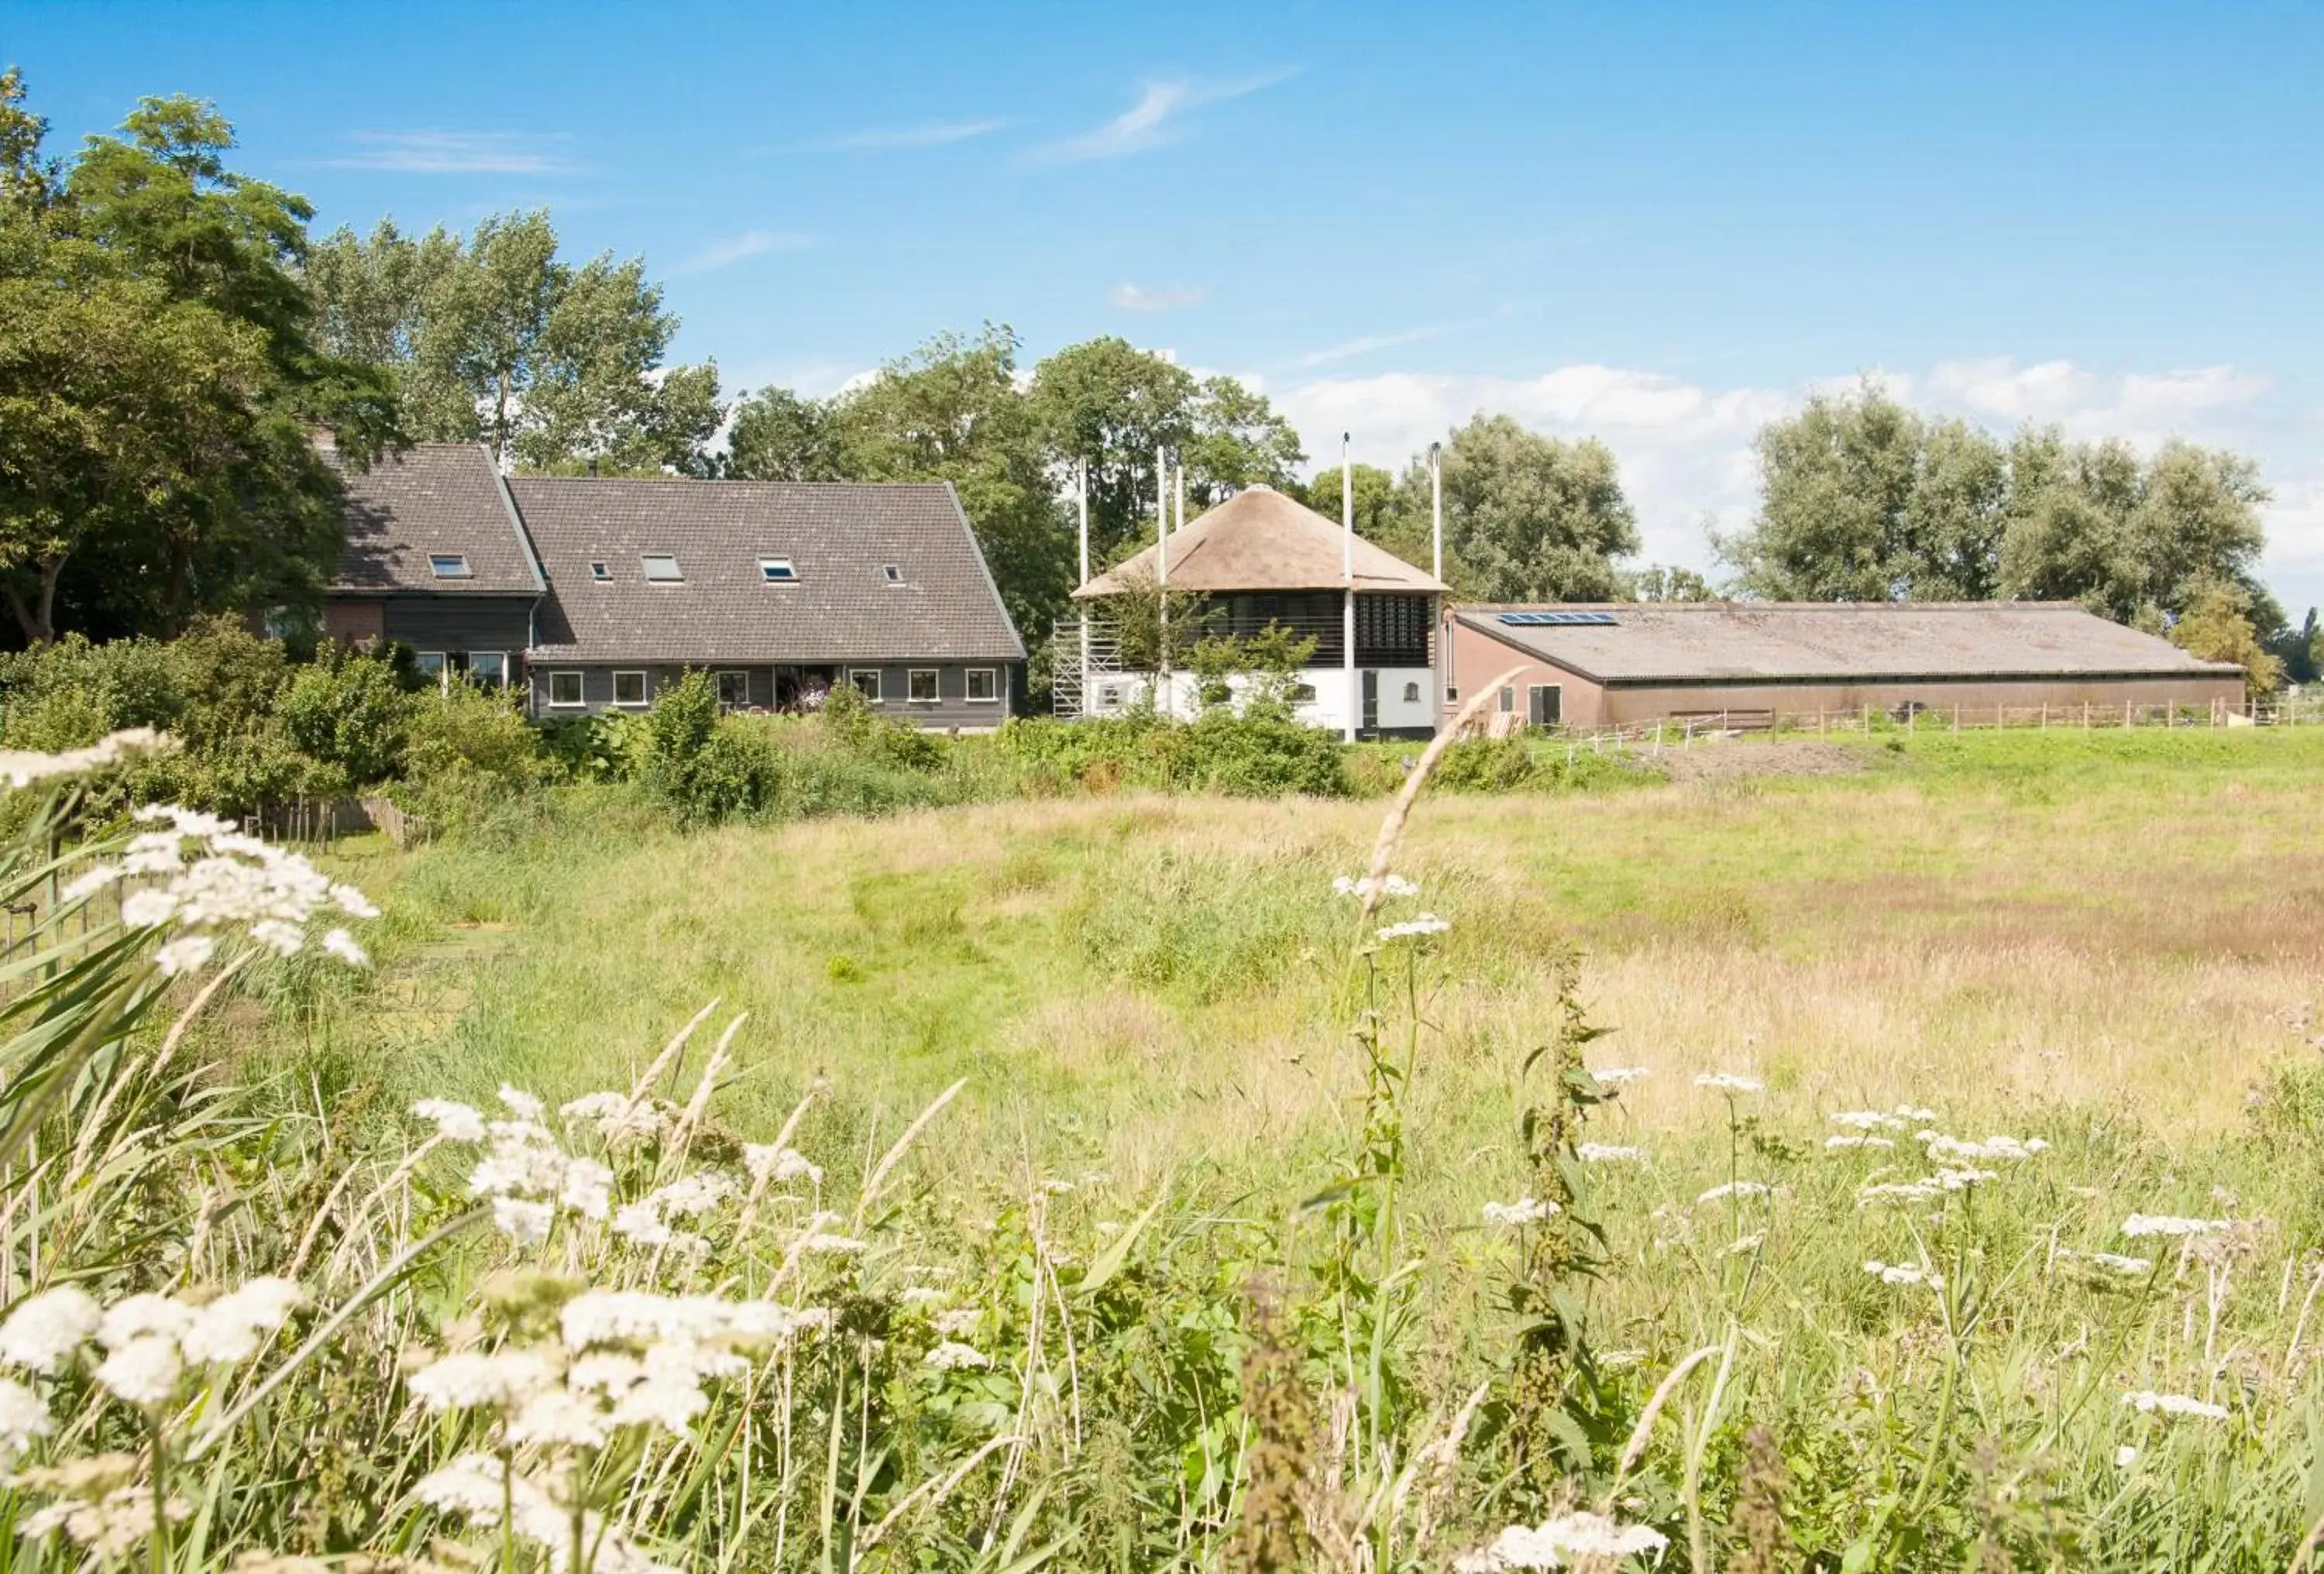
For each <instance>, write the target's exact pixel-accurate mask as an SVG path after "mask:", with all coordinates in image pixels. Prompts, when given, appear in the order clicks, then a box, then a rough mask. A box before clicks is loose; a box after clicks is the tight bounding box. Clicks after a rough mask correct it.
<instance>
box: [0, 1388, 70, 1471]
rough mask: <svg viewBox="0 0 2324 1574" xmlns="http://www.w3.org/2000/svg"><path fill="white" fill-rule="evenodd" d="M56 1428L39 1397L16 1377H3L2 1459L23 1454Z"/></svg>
mask: <svg viewBox="0 0 2324 1574" xmlns="http://www.w3.org/2000/svg"><path fill="white" fill-rule="evenodd" d="M55 1426H56V1423H55V1422H52V1421H51V1420H50V1419H49V1407H48V1406H47V1405H45V1404H42V1403H41V1396H40V1395H37V1394H35V1393H33V1392H32V1390H31V1389H30V1388H27V1387H25V1386H24V1385H23V1384H22V1383H19V1382H17V1381H16V1380H15V1379H14V1378H13V1377H0V1459H6V1458H9V1457H11V1456H14V1455H16V1454H21V1453H23V1451H24V1450H26V1449H27V1448H29V1447H31V1446H32V1440H33V1439H35V1438H44V1437H46V1436H48V1435H49V1433H50V1432H51V1431H53V1430H55Z"/></svg>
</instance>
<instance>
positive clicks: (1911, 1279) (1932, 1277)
mask: <svg viewBox="0 0 2324 1574" xmlns="http://www.w3.org/2000/svg"><path fill="white" fill-rule="evenodd" d="M1864 1271H1865V1272H1866V1273H1867V1274H1869V1275H1872V1276H1873V1277H1874V1278H1876V1279H1877V1280H1879V1281H1880V1282H1881V1283H1882V1284H1924V1285H1926V1286H1927V1287H1928V1288H1930V1289H1932V1290H1941V1289H1943V1288H1944V1287H1945V1276H1944V1275H1942V1274H1940V1273H1938V1272H1937V1271H1936V1269H1934V1268H1925V1267H1915V1266H1913V1265H1912V1264H1910V1263H1884V1262H1882V1261H1880V1260H1879V1259H1878V1258H1877V1257H1876V1258H1874V1259H1873V1260H1872V1261H1870V1262H1867V1263H1866V1264H1865V1265H1864Z"/></svg>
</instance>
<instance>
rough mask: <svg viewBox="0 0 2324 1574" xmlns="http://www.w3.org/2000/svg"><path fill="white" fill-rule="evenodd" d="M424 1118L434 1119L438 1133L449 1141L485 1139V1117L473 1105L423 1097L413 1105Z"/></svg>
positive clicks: (418, 1114)
mask: <svg viewBox="0 0 2324 1574" xmlns="http://www.w3.org/2000/svg"><path fill="white" fill-rule="evenodd" d="M411 1112H412V1113H413V1114H414V1115H417V1116H418V1117H420V1119H422V1120H429V1121H433V1122H434V1123H435V1126H436V1135H437V1136H438V1137H442V1138H443V1139H444V1140H445V1141H447V1142H482V1141H484V1114H483V1112H482V1111H480V1110H478V1109H475V1107H474V1106H473V1105H468V1104H462V1103H458V1102H457V1101H456V1100H450V1099H422V1100H420V1102H418V1103H417V1104H414V1105H413V1106H412V1107H411Z"/></svg>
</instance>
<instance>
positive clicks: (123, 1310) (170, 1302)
mask: <svg viewBox="0 0 2324 1574" xmlns="http://www.w3.org/2000/svg"><path fill="white" fill-rule="evenodd" d="M193 1321H194V1309H193V1308H192V1307H190V1306H189V1305H187V1304H186V1303H185V1302H182V1301H180V1300H179V1299H177V1297H175V1296H173V1295H161V1294H156V1293H153V1292H152V1291H147V1292H145V1293H142V1294H137V1295H131V1296H127V1297H125V1298H124V1299H123V1300H120V1301H116V1302H114V1303H113V1304H112V1305H111V1306H108V1307H106V1310H105V1315H104V1316H103V1317H102V1318H100V1319H98V1321H97V1343H99V1344H101V1345H103V1346H104V1347H105V1348H106V1349H109V1350H117V1349H119V1348H122V1347H123V1346H124V1345H126V1344H130V1343H132V1342H134V1341H135V1340H137V1339H169V1340H171V1342H172V1343H174V1342H175V1341H176V1340H177V1339H178V1338H179V1336H180V1335H181V1334H183V1333H184V1332H185V1331H186V1330H187V1329H189V1328H190V1327H191V1326H193Z"/></svg>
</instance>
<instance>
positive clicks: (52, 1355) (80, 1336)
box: [0, 1284, 104, 1376]
mask: <svg viewBox="0 0 2324 1574" xmlns="http://www.w3.org/2000/svg"><path fill="white" fill-rule="evenodd" d="M103 1316H104V1312H102V1311H101V1310H100V1309H99V1308H98V1306H97V1302H96V1301H95V1300H93V1299H91V1297H90V1295H89V1293H88V1291H86V1290H84V1289H82V1288H81V1287H80V1286H79V1285H78V1284H60V1285H58V1286H57V1287H56V1288H55V1289H53V1290H43V1291H42V1292H41V1293H39V1294H37V1295H33V1296H31V1297H29V1298H28V1299H26V1300H24V1301H23V1302H19V1303H18V1305H17V1307H16V1310H15V1311H14V1312H10V1313H9V1314H8V1321H6V1322H5V1323H0V1361H5V1363H7V1364H8V1365H9V1366H12V1367H23V1368H24V1369H25V1370H26V1371H30V1372H38V1373H40V1374H41V1375H42V1376H47V1375H48V1374H50V1373H51V1372H54V1371H55V1370H56V1369H57V1368H58V1367H60V1366H62V1365H63V1364H64V1362H65V1360H66V1358H68V1357H69V1356H71V1354H72V1353H73V1352H74V1351H75V1350H78V1348H80V1347H81V1346H83V1345H84V1344H87V1343H88V1341H89V1340H90V1339H92V1338H94V1337H95V1336H96V1333H97V1322H98V1321H99V1320H100V1319H101V1318H102V1317H103Z"/></svg>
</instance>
